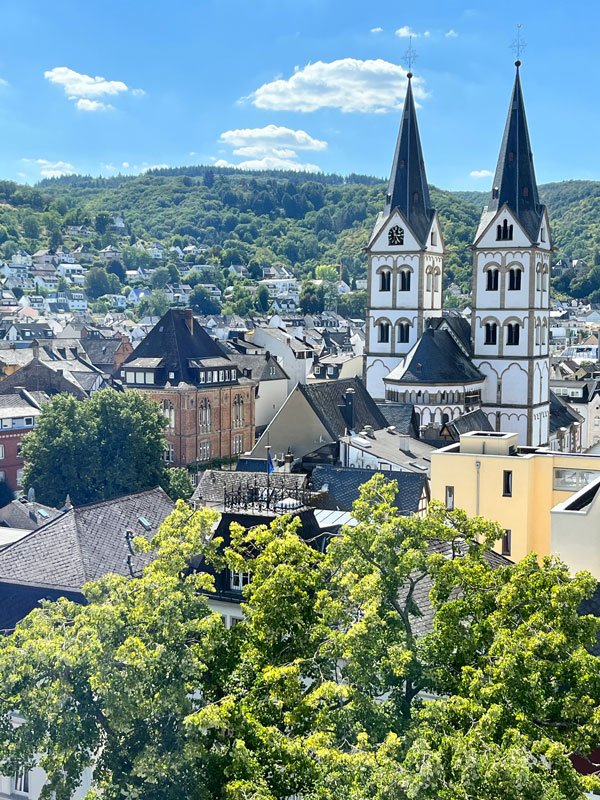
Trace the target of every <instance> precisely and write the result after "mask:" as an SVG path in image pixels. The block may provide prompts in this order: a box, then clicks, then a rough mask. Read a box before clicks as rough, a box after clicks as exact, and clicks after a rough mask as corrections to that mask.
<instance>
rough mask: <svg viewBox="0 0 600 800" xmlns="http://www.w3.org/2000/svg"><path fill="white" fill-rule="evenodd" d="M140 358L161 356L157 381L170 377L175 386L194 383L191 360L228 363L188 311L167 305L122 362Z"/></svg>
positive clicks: (164, 381)
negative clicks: (171, 375)
mask: <svg viewBox="0 0 600 800" xmlns="http://www.w3.org/2000/svg"><path fill="white" fill-rule="evenodd" d="M139 358H162V359H163V363H164V366H163V367H162V369H161V370H160V371H157V374H156V382H157V384H158V385H160V384H161V383H163V384H164V383H166V382H167V381H169V382H170V383H171V384H172V385H174V386H176V385H177V384H178V383H180V382H184V383H189V384H192V385H195V384H196V383H197V377H196V372H195V370H193V368H192V365H191V363H190V362H191V361H196V362H198V361H204V360H206V359H208V360H210V359H216V358H218V359H220V361H223V359H226V360H227V363H230V362H229V359H227V357H226V356H224V354H223V350H222V349H221V347H220V346H219V345H218V344H217V342H215V341H214V339H212V338H211V337H210V336H209V335H208V334H207V333H206V331H205V330H204V328H203V327H202V326H201V325H200V324H199V323H198V321H197V320H194V317H193V315H192V313H191V311H189V309H181V308H170V309H169V310H168V311H167V313H166V314H165V315H164V316H163V317H161V319H160V320H159V321H158V322H157V323H156V325H155V326H154V327H153V328H152V330H151V331H149V332H148V334H147V335H146V336H145V337H144V339H142V341H141V342H140V343H139V344H138V346H137V347H136V349H135V350H134V351H133V353H132V354H131V355H130V356H129V357H128V358H127V359H126V361H125V365H127V364H128V363H129V362H131V361H134V360H136V359H139ZM207 366H209V365H208V364H207ZM169 373H174V375H175V377H174V378H171V379H169V378H168V375H169ZM161 374H162V380H161Z"/></svg>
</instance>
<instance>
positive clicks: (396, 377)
mask: <svg viewBox="0 0 600 800" xmlns="http://www.w3.org/2000/svg"><path fill="white" fill-rule="evenodd" d="M483 380H484V376H483V375H482V373H481V372H480V371H479V370H478V369H477V367H475V366H474V365H473V362H472V361H471V360H470V359H469V357H468V356H467V355H466V354H465V353H464V352H463V350H462V349H461V348H460V347H459V346H458V344H457V343H456V342H455V341H454V339H453V338H452V335H451V334H450V333H449V331H447V330H444V329H443V328H442V329H441V330H440V329H435V328H431V327H430V328H426V329H425V330H424V331H423V335H422V336H421V337H420V338H419V340H418V341H417V343H416V344H415V346H414V347H413V349H412V350H411V351H410V353H409V354H408V356H407V357H406V361H405V362H404V363H403V364H401V365H400V366H398V367H396V369H394V370H392V372H390V374H389V375H388V376H387V378H386V381H390V382H392V381H395V382H398V383H403V384H405V383H414V384H418V385H422V384H432V385H434V384H435V385H437V384H449V385H451V386H456V385H458V384H465V383H478V382H480V381H483Z"/></svg>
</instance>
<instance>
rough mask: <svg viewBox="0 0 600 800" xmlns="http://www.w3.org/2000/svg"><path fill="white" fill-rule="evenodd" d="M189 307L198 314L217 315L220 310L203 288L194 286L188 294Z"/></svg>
mask: <svg viewBox="0 0 600 800" xmlns="http://www.w3.org/2000/svg"><path fill="white" fill-rule="evenodd" d="M190 306H191V307H192V308H193V309H194V311H197V312H198V313H199V314H218V313H219V311H220V310H221V308H220V306H219V304H218V303H217V302H215V301H214V300H213V299H212V297H211V296H210V295H209V294H208V292H207V290H206V289H205V288H204V287H203V286H196V287H195V288H194V290H193V291H192V293H191V294H190Z"/></svg>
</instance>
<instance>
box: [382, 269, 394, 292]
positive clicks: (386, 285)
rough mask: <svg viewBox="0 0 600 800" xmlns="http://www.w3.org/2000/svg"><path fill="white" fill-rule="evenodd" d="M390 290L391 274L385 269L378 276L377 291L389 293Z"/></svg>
mask: <svg viewBox="0 0 600 800" xmlns="http://www.w3.org/2000/svg"><path fill="white" fill-rule="evenodd" d="M391 288H392V273H391V272H390V271H389V270H387V269H386V270H384V271H383V272H382V273H381V274H380V275H379V291H380V292H389V291H390V289H391Z"/></svg>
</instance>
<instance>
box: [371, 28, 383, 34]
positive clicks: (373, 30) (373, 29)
mask: <svg viewBox="0 0 600 800" xmlns="http://www.w3.org/2000/svg"><path fill="white" fill-rule="evenodd" d="M371 33H383V28H380V27H377V28H371Z"/></svg>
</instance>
